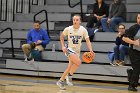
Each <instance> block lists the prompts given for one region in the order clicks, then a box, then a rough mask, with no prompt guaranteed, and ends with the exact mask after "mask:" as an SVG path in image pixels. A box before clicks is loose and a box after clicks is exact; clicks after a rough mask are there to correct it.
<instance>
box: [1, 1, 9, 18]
mask: <svg viewBox="0 0 140 93" xmlns="http://www.w3.org/2000/svg"><path fill="white" fill-rule="evenodd" d="M7 2H8V1H7V0H5V1H4V2H3V1H2V0H0V21H6V20H7V13H8V12H7V8H8V3H7ZM3 10H4V12H3Z"/></svg>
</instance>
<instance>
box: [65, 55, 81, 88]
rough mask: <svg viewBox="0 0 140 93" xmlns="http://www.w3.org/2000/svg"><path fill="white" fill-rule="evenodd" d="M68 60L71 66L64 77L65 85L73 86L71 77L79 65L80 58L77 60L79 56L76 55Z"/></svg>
mask: <svg viewBox="0 0 140 93" xmlns="http://www.w3.org/2000/svg"><path fill="white" fill-rule="evenodd" d="M69 58H70V61H71V62H72V66H71V69H70V72H69V73H68V75H67V76H66V83H67V84H68V85H69V86H73V83H72V75H73V74H74V73H75V71H76V70H77V69H78V68H79V66H80V64H81V60H80V58H79V56H78V55H77V54H74V55H71V56H70V57H69Z"/></svg>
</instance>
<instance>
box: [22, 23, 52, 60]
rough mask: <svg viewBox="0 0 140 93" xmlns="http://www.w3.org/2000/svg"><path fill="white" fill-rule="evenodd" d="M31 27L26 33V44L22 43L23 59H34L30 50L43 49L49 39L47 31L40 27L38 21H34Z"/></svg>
mask: <svg viewBox="0 0 140 93" xmlns="http://www.w3.org/2000/svg"><path fill="white" fill-rule="evenodd" d="M33 27H34V28H32V29H30V30H29V32H28V34H27V44H23V45H22V50H23V52H24V54H25V61H34V58H33V57H32V56H31V51H32V50H38V51H43V50H44V48H45V47H46V45H47V44H48V43H49V41H50V39H49V37H48V34H47V31H46V30H44V29H42V28H40V21H35V22H34V24H33Z"/></svg>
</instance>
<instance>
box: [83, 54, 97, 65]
mask: <svg viewBox="0 0 140 93" xmlns="http://www.w3.org/2000/svg"><path fill="white" fill-rule="evenodd" d="M94 57H95V53H94V52H93V53H91V52H85V53H84V54H83V55H82V60H83V61H84V62H85V63H91V62H92V61H93V59H94Z"/></svg>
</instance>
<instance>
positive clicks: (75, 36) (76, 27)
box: [57, 15, 93, 89]
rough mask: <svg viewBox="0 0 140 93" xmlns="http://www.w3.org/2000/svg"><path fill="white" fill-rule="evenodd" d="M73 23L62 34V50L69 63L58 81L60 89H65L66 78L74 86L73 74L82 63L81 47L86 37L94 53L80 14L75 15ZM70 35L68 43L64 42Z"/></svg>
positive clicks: (90, 49) (89, 47) (88, 45)
mask: <svg viewBox="0 0 140 93" xmlns="http://www.w3.org/2000/svg"><path fill="white" fill-rule="evenodd" d="M72 19H73V25H72V26H69V27H66V28H65V29H64V31H63V32H62V34H61V36H60V42H61V46H62V51H63V52H64V53H65V55H66V56H67V57H68V60H69V63H68V67H67V68H66V70H65V72H64V73H63V74H62V76H61V78H60V80H59V81H58V82H57V85H58V86H59V87H60V89H65V86H64V80H65V79H66V83H67V84H68V85H69V86H72V85H73V83H72V76H73V74H74V72H75V71H76V70H77V69H78V67H79V66H80V64H81V60H80V58H79V56H80V47H81V42H82V39H83V38H85V40H86V44H87V47H88V49H89V51H90V52H91V53H93V50H92V46H91V42H90V40H89V36H88V32H87V30H86V29H85V28H84V27H83V26H81V25H80V23H81V17H80V15H74V16H73V18H72ZM65 36H68V45H65V44H64V37H65Z"/></svg>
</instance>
